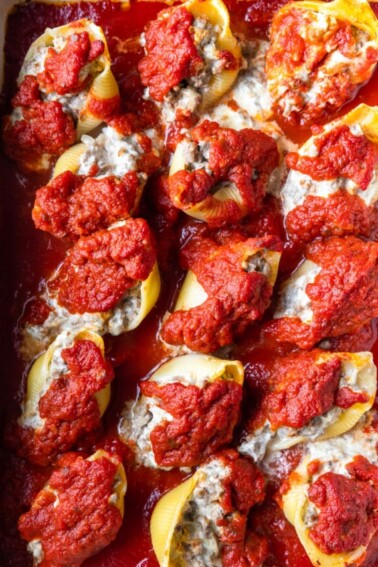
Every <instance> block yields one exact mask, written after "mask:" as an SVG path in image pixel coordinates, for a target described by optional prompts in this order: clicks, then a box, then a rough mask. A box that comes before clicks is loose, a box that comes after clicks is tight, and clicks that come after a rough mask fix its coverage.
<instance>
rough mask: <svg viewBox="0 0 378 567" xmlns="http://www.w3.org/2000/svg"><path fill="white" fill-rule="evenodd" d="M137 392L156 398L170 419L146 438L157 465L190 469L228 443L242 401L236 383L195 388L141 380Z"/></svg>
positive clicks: (220, 381) (238, 385) (214, 383)
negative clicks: (139, 390)
mask: <svg viewBox="0 0 378 567" xmlns="http://www.w3.org/2000/svg"><path fill="white" fill-rule="evenodd" d="M140 389H141V392H142V394H143V395H145V396H148V397H155V398H157V401H158V405H159V407H161V408H163V409H164V410H165V411H167V412H168V413H170V414H171V415H172V416H173V420H172V421H166V420H164V421H163V422H162V423H161V424H159V425H157V426H156V427H155V429H154V430H153V431H152V432H151V435H150V439H151V444H152V449H153V452H154V455H155V460H156V462H157V463H158V464H159V465H161V466H163V467H193V466H196V465H198V464H200V463H202V462H203V461H204V460H205V459H206V457H208V456H210V455H212V454H213V453H214V452H215V451H216V449H218V448H219V447H222V446H225V445H227V444H229V443H230V442H231V441H232V434H233V429H234V427H235V425H236V422H237V419H238V414H239V408H240V403H241V399H242V387H241V386H240V384H236V383H235V382H232V381H228V380H216V381H215V382H212V383H209V384H205V386H204V387H203V388H198V387H197V386H184V385H183V384H178V383H174V384H166V385H159V384H157V383H156V382H153V381H151V382H150V381H145V382H142V383H141V385H140Z"/></svg>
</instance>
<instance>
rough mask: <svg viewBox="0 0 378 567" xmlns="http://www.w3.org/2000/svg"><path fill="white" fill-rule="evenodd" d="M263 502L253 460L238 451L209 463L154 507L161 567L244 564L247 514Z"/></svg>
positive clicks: (155, 545)
mask: <svg viewBox="0 0 378 567" xmlns="http://www.w3.org/2000/svg"><path fill="white" fill-rule="evenodd" d="M263 498H264V479H263V477H262V475H261V473H260V472H259V470H258V469H257V468H256V467H255V465H254V464H253V463H252V462H251V461H250V460H248V459H247V458H245V457H240V456H239V455H238V453H237V452H236V451H234V450H228V451H223V452H221V453H219V454H217V455H215V456H214V457H212V458H211V459H209V460H208V461H207V462H206V463H204V464H203V465H201V466H200V467H199V468H198V469H197V470H196V472H195V473H194V475H193V476H191V477H190V478H189V479H188V480H186V481H185V482H184V483H183V484H180V485H179V486H177V487H176V488H174V489H173V490H171V491H170V492H167V493H166V494H165V495H164V496H163V497H162V498H161V499H160V500H159V501H158V503H157V504H156V506H155V509H154V511H153V514H152V517H151V538H152V545H153V548H154V551H155V553H156V556H157V559H158V561H159V565H160V567H176V566H177V567H178V566H179V565H191V566H196V567H207V566H209V565H214V566H219V567H233V566H234V565H238V564H239V562H242V561H245V560H246V558H248V556H249V549H248V547H249V543H250V540H249V539H248V537H247V536H246V527H247V526H246V524H247V515H248V512H249V510H250V509H251V508H252V507H253V506H254V505H255V504H258V503H260V502H261V501H262V500H263ZM252 553H253V552H252V550H251V555H252ZM252 564H253V563H252Z"/></svg>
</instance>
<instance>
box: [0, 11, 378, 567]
mask: <svg viewBox="0 0 378 567" xmlns="http://www.w3.org/2000/svg"><path fill="white" fill-rule="evenodd" d="M285 3H286V0H254V1H252V2H238V3H237V2H234V0H229V1H228V4H229V5H230V6H231V8H232V9H231V18H232V25H233V28H234V29H238V30H240V31H244V32H246V33H248V34H249V35H251V34H254V35H257V36H259V37H265V35H266V29H267V26H268V25H269V23H270V21H271V17H272V14H273V13H274V12H275V10H276V9H277V8H278V7H280V6H282V5H283V4H285ZM165 7H166V6H165V5H163V4H161V3H153V2H151V3H148V2H140V3H132V5H131V8H130V10H128V11H122V10H121V8H120V6H119V5H118V4H116V3H113V2H110V1H99V2H96V3H94V4H86V3H84V2H81V3H78V4H71V5H67V6H52V5H44V4H38V3H36V4H33V3H28V4H27V5H21V6H19V7H17V9H15V11H14V12H13V13H12V15H11V16H10V18H9V22H8V31H7V39H6V44H5V60H6V69H5V82H4V89H3V97H2V102H3V110H4V112H9V111H10V109H11V107H10V100H11V98H12V96H13V95H14V94H15V90H16V88H15V84H16V79H17V75H18V72H19V69H20V66H21V63H22V61H23V58H24V56H25V53H26V51H27V49H28V47H29V45H30V43H31V42H32V41H33V40H35V39H36V38H37V37H38V36H39V35H40V34H41V33H42V32H43V31H44V29H45V28H46V27H47V26H50V27H55V26H58V25H63V24H64V23H67V22H68V21H73V20H76V19H79V18H81V17H89V18H91V19H93V21H94V22H95V23H97V24H99V25H101V26H102V27H103V29H104V32H105V35H106V37H107V41H108V45H109V49H110V53H111V56H112V61H113V67H112V68H113V72H114V74H115V76H116V78H117V80H118V82H119V85H120V91H121V96H122V99H123V104H124V107H125V110H126V111H128V112H132V111H134V110H135V109H137V112H138V113H139V108H141V109H142V110H141V111H140V113H139V114H140V117H141V120H143V116H144V117H145V116H147V115H148V122H149V123H151V117H152V118H153V115H154V110H153V108H152V107H151V106H150V105H149V104H148V102H147V101H142V100H141V92H142V88H141V84H140V81H139V78H138V75H137V72H136V69H137V65H138V62H139V61H140V59H141V57H142V55H143V53H142V49H141V48H140V47H139V45H138V44H137V42H136V41H135V38H136V36H138V35H139V34H140V33H141V32H142V31H143V29H144V26H145V24H146V23H147V22H148V21H150V20H152V19H154V18H155V17H156V15H157V14H158V12H159V11H160V10H161V9H163V8H165ZM376 11H377V13H378V10H376ZM15 38H16V39H15ZM377 86H378V73H375V75H374V76H373V78H372V79H371V80H370V81H369V83H368V84H367V85H365V86H364V87H363V88H362V89H361V90H360V91H359V93H358V94H357V96H356V99H355V101H354V102H353V103H349V104H348V105H346V106H345V107H344V108H343V109H342V110H341V111H340V112H339V113H338V114H342V113H344V112H346V111H347V110H349V109H350V108H351V107H352V106H354V105H355V104H357V103H359V102H362V101H363V102H366V103H367V104H372V105H374V104H377V103H378V97H377V92H378V90H377ZM114 104H115V105H117V104H118V101H114ZM285 128H286V132H287V134H288V135H290V136H291V138H292V139H293V140H294V141H297V142H303V141H304V140H305V139H306V138H308V137H309V135H310V130H309V129H306V128H303V129H298V128H290V127H287V126H286V127H285ZM0 160H1V164H0V165H1V170H2V178H1V179H2V193H3V198H2V217H1V236H2V258H3V266H7V269H6V270H3V274H4V273H5V272H6V280H5V278H2V281H1V282H0V283H1V288H0V293H1V301H2V307H3V308H2V315H3V317H2V318H1V322H0V325H1V327H0V331H1V339H2V340H1V355H2V364H3V368H4V369H6V371H5V372H4V379H3V380H2V387H3V395H2V397H1V401H0V403H1V409H2V416H4V417H3V420H4V422H9V421H11V420H12V419H14V418H15V416H17V415H18V412H19V404H20V402H21V400H22V398H23V395H24V387H25V379H26V372H27V368H25V365H24V363H23V362H22V361H21V359H20V357H19V356H18V354H17V346H18V345H19V340H20V338H19V336H18V335H17V332H15V329H16V328H17V324H18V321H19V319H20V317H22V316H23V314H24V311H27V310H28V302H29V304H30V300H31V299H32V298H33V297H35V296H36V295H37V294H38V293H39V291H40V290H41V286H42V283H43V282H44V281H45V280H46V279H48V278H49V277H50V276H51V275H52V273H53V272H54V270H55V269H56V268H57V266H58V265H59V264H60V263H61V262H62V261H63V260H64V257H65V253H66V251H67V249H68V247H69V243H68V242H66V241H65V240H62V239H56V238H54V237H53V236H51V235H50V234H48V233H47V232H44V231H40V230H36V229H35V227H34V224H33V221H32V217H31V212H32V208H33V204H34V199H35V192H36V189H38V188H39V187H42V186H44V185H46V184H47V183H48V181H49V175H48V174H43V175H42V174H35V173H33V174H28V175H26V174H25V173H23V172H22V171H20V170H18V169H17V168H16V166H15V165H14V163H12V162H11V161H10V160H8V159H7V158H5V157H4V156H3V155H2V154H1V155H0ZM161 186H164V180H163V181H162V180H152V182H150V183H149V185H148V186H147V187H146V189H145V193H144V199H143V201H142V203H141V212H142V214H143V215H145V214H146V215H147V216H148V217H149V221H150V225H151V226H152V228H153V230H154V232H155V234H156V235H157V239H158V241H159V247H158V258H159V266H160V270H161V275H162V280H163V286H162V287H163V293H162V295H161V297H160V298H159V301H158V304H157V306H156V308H155V309H154V310H153V311H152V312H151V314H150V315H149V316H148V318H147V319H146V320H145V321H144V322H143V323H142V324H141V325H140V327H139V328H138V329H136V330H135V331H132V332H130V333H127V334H125V335H123V336H120V337H118V338H114V337H107V339H106V342H107V345H106V346H107V355H108V357H109V360H110V361H111V363H112V364H113V365H114V366H115V371H116V377H115V380H114V381H113V382H112V399H111V404H110V407H109V409H108V410H107V412H106V414H105V416H104V418H103V430H102V433H101V435H94V436H93V437H87V438H86V439H85V441H83V442H81V443H80V444H79V445H78V446H77V449H78V450H81V451H83V452H84V453H86V452H87V453H90V452H92V451H93V450H95V449H97V448H104V449H106V450H108V451H109V452H114V453H120V454H122V456H123V462H124V464H125V468H126V473H127V478H128V490H127V493H126V498H125V517H124V521H123V524H122V526H121V528H120V531H119V533H118V535H117V537H116V539H115V541H114V542H113V543H111V544H110V545H109V546H108V547H107V548H106V549H104V550H102V551H101V552H99V553H98V554H97V555H96V556H93V557H92V558H90V559H89V560H88V561H87V562H85V565H87V566H88V567H89V566H90V567H106V566H108V565H110V564H112V565H122V566H124V567H157V566H158V563H157V560H156V558H155V555H154V552H153V551H152V545H151V540H150V535H149V519H150V515H151V512H152V509H153V507H154V505H155V503H156V502H157V500H158V499H159V497H160V495H161V494H163V493H164V492H166V491H167V490H169V489H170V488H172V487H173V486H176V485H177V484H179V483H180V482H181V481H182V480H183V479H184V478H185V474H183V473H181V472H179V471H177V470H173V471H170V472H166V471H159V470H149V469H144V468H143V467H140V468H138V469H135V468H133V467H132V455H131V453H130V452H129V451H128V450H127V448H126V447H125V446H124V445H122V444H121V443H120V442H119V441H117V439H116V427H117V423H118V420H119V417H120V413H121V411H122V409H123V406H124V403H125V401H126V400H128V399H132V398H135V395H136V393H137V388H138V382H139V381H140V380H141V379H142V378H144V377H146V376H147V375H148V374H149V373H150V372H151V370H152V369H153V368H154V367H155V366H156V365H158V364H160V363H161V361H162V360H164V359H165V358H166V351H165V350H164V349H163V347H162V344H161V342H160V341H159V340H158V339H157V330H158V327H159V323H160V318H161V316H162V315H163V314H164V313H165V312H166V310H167V309H169V308H171V307H172V305H173V304H174V301H175V298H176V297H177V292H178V289H179V285H180V284H181V282H182V279H183V274H184V272H183V271H182V269H181V268H180V267H179V263H178V252H177V251H178V250H179V248H180V247H181V245H182V244H183V243H184V242H185V241H186V240H187V239H189V238H191V237H192V236H193V235H194V234H195V233H196V232H197V231H198V230H199V227H200V224H201V223H198V222H197V221H193V220H188V219H187V218H184V217H183V216H181V215H180V216H179V215H178V214H177V211H172V210H171V209H170V208H169V204H168V203H167V200H165V201H164V195H163V196H162V195H161V194H159V190H157V189H156V187H161ZM167 209H169V210H170V211H171V214H170V215H169V218H167V215H165V214H164V215H163V214H162V211H164V213H165V212H166V210H167ZM251 218H252V219H253V217H251ZM254 221H255V224H254V227H255V229H254V230H255V232H254V236H264V235H267V234H274V235H277V236H280V237H281V238H284V239H285V232H284V228H283V224H282V218H281V216H280V214H279V213H278V211H277V205H276V203H275V202H274V200H273V199H271V198H269V199H267V201H266V203H265V204H264V205H263V209H262V211H261V212H260V213H259V215H258V217H257V218H255V219H254ZM242 230H243V227H242ZM246 230H247V229H246ZM247 232H248V230H247ZM301 258H302V251H301V250H300V249H298V248H297V247H295V246H293V245H291V244H289V243H285V247H284V251H283V257H282V261H281V267H280V274H279V279H280V280H281V279H282V278H284V277H286V276H287V275H288V274H289V273H290V272H291V271H292V270H293V269H294V268H295V266H296V265H297V264H298V262H299V261H300V259H301ZM34 307H35V305H34ZM43 309H44V307H43V306H42V311H43ZM40 311H41V310H37V309H34V315H35V317H37V316H38V315H39V316H40V319H41V315H40ZM44 316H45V314H44V313H42V320H43V318H44ZM259 331H260V326H258V327H256V328H254V329H252V330H251V331H250V332H249V333H248V334H247V335H246V336H243V337H242V338H241V339H240V340H239V341H238V345H237V346H236V347H235V348H234V350H233V356H234V358H237V359H240V360H241V361H242V362H243V363H244V365H245V368H246V391H247V392H251V393H253V391H254V386H255V384H256V381H257V382H259V383H260V384H264V380H265V378H264V371H263V368H262V367H261V368H260V369H259V361H269V359H270V358H271V356H272V353H276V352H280V353H281V354H284V353H285V349H287V345H285V344H280V345H277V343H275V341H274V340H273V339H268V338H266V339H263V338H262V335H261V334H260V332H259ZM375 339H376V325H375V323H374V324H373V325H368V326H367V327H366V328H364V330H363V333H360V334H359V337H358V340H359V341H360V344H359V345H358V346H359V347H360V349H362V347H365V348H367V349H369V348H371V347H372V346H373V344H374V341H375ZM341 340H342V339H340V342H341ZM356 340H357V339H356ZM15 347H16V348H15ZM375 354H376V355H377V356H376V361H377V362H378V350H376V351H375ZM0 458H1V464H2V469H3V475H2V476H3V484H2V486H6V490H2V491H1V494H0V505H1V509H2V514H1V515H0V530H1V545H2V548H3V549H2V558H3V560H4V561H5V564H7V562H8V564H20V565H23V566H27V565H31V556H30V555H29V554H28V553H27V552H26V544H25V542H24V541H23V540H22V539H21V538H20V535H19V533H18V531H17V521H18V518H19V516H20V515H21V514H22V513H25V512H26V511H27V510H28V509H29V508H30V503H31V501H32V499H33V498H35V496H36V494H37V493H38V491H39V490H40V489H41V487H42V486H43V485H44V483H45V482H46V481H47V479H48V478H49V476H50V474H51V469H49V468H47V469H45V468H41V467H37V466H34V465H31V464H27V463H26V462H25V461H24V460H22V459H20V458H19V457H17V456H15V455H14V454H12V453H11V452H10V451H9V450H7V449H5V448H2V449H1V453H0ZM295 458H296V457H295V454H294V453H293V467H295V466H296V461H295ZM250 521H251V525H252V526H253V528H254V530H255V531H256V534H257V535H256V536H255V538H256V539H255V542H254V543H255V548H257V549H258V548H261V547H262V548H263V547H264V544H263V543H262V542H263V541H265V538H267V540H268V542H269V550H270V555H269V557H268V559H267V560H266V565H267V566H269V567H311V564H310V562H309V560H308V559H307V557H306V554H305V553H304V550H303V548H302V546H301V545H300V543H299V541H298V539H297V537H296V535H295V531H294V528H293V527H292V526H291V525H290V524H289V523H288V522H287V521H286V520H285V518H284V516H283V513H282V511H281V510H280V508H279V507H278V505H277V504H276V503H275V501H274V499H273V498H268V499H267V500H265V502H264V503H263V504H262V505H259V506H256V507H255V508H254V509H253V514H252V517H251V518H250ZM256 542H257V543H256ZM252 544H253V542H251V546H252ZM260 544H261V545H260ZM262 552H263V551H262ZM377 561H378V546H377V545H375V544H374V545H373V546H372V549H371V551H370V553H369V557H368V560H367V562H366V565H367V567H374V566H376V565H377Z"/></svg>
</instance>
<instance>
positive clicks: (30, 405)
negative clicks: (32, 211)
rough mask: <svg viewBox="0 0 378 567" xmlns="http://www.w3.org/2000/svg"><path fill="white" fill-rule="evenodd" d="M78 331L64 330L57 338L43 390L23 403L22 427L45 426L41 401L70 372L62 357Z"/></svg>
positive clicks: (19, 421)
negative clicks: (63, 351)
mask: <svg viewBox="0 0 378 567" xmlns="http://www.w3.org/2000/svg"><path fill="white" fill-rule="evenodd" d="M75 335H76V332H72V331H71V330H67V331H63V332H62V333H61V334H60V335H59V336H58V337H57V338H56V339H55V347H56V348H55V350H54V353H53V356H52V358H51V361H50V363H49V372H48V375H47V376H46V381H45V382H44V384H43V387H42V389H41V391H40V392H39V393H38V395H37V396H33V397H31V398H29V399H28V400H26V402H24V403H23V404H22V406H21V407H22V413H21V416H20V417H19V419H18V423H19V425H20V426H22V427H31V428H32V429H40V428H42V427H43V425H44V423H45V420H44V419H42V418H41V416H40V415H39V408H38V405H39V402H40V400H41V398H43V396H44V395H45V393H46V392H47V390H48V389H49V388H50V386H51V384H52V382H53V381H54V380H56V379H58V378H59V377H60V376H62V375H64V374H66V373H67V372H68V367H67V364H66V363H65V362H64V360H63V358H62V350H63V349H66V348H69V347H71V346H72V343H73V341H74V338H75Z"/></svg>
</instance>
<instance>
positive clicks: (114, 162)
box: [76, 126, 146, 181]
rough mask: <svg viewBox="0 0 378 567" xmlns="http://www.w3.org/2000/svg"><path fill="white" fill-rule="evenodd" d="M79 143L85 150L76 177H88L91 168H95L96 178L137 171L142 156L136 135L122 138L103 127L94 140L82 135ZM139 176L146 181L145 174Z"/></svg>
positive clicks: (108, 128)
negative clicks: (96, 169)
mask: <svg viewBox="0 0 378 567" xmlns="http://www.w3.org/2000/svg"><path fill="white" fill-rule="evenodd" d="M81 141H82V142H83V143H84V144H85V150H84V152H83V154H82V155H81V156H80V162H79V163H80V165H79V169H78V170H77V172H76V173H77V175H89V174H90V172H91V170H92V168H93V167H97V168H98V171H97V173H96V175H95V177H97V178H102V177H108V176H110V175H114V176H115V177H123V176H124V175H125V174H126V173H129V172H130V171H137V170H138V161H139V159H140V158H141V157H142V156H143V154H144V151H143V149H142V147H141V145H140V144H139V141H138V135H137V134H132V135H131V136H122V134H119V133H118V132H117V131H116V130H115V129H114V128H111V127H110V126H107V127H105V128H104V129H103V130H102V132H101V133H100V134H99V135H98V136H97V137H96V138H92V137H91V136H88V135H84V136H82V138H81ZM139 175H140V176H142V177H143V180H144V181H146V175H145V174H139Z"/></svg>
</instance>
